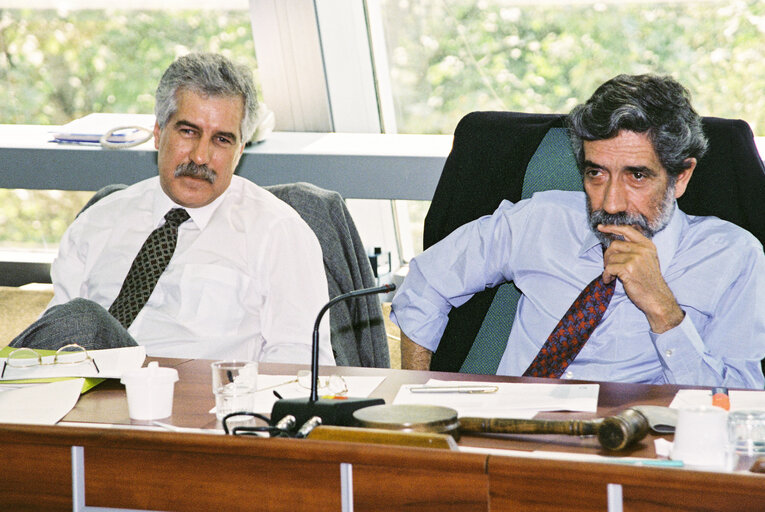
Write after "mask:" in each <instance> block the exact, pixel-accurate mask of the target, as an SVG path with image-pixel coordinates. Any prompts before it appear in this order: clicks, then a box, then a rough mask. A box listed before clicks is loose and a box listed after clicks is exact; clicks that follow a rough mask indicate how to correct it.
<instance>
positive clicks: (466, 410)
mask: <svg viewBox="0 0 765 512" xmlns="http://www.w3.org/2000/svg"><path fill="white" fill-rule="evenodd" d="M487 384H490V385H492V386H497V391H495V392H493V393H459V392H455V393H441V392H434V393H413V392H411V391H410V388H412V387H413V386H401V389H400V390H399V392H398V394H397V395H396V399H395V400H394V401H393V403H394V404H426V405H440V406H444V407H451V408H452V409H455V410H456V411H457V415H458V416H462V417H465V416H475V417H479V418H519V419H528V418H533V417H534V415H536V414H537V413H538V412H541V411H578V412H596V411H597V408H598V392H599V391H600V386H599V385H598V384H527V383H509V382H466V381H442V380H435V379H431V380H429V381H428V383H427V386H456V387H459V386H463V387H464V386H479V387H480V386H483V387H485V386H486V385H487ZM418 387H420V386H418Z"/></svg>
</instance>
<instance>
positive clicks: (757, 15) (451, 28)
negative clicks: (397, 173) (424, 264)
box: [377, 0, 765, 256]
mask: <svg viewBox="0 0 765 512" xmlns="http://www.w3.org/2000/svg"><path fill="white" fill-rule="evenodd" d="M379 3H380V6H381V8H380V10H379V12H380V14H381V18H382V25H383V27H384V30H383V32H384V41H378V42H377V46H378V47H379V46H380V45H384V48H385V51H386V58H385V59H380V61H382V62H387V63H388V68H387V69H378V70H377V73H378V74H383V73H384V74H386V76H387V77H389V83H390V88H391V90H392V96H393V104H394V109H393V111H394V112H395V121H394V122H393V123H391V122H389V121H386V123H385V124H386V125H395V126H397V128H398V132H399V133H441V134H451V133H453V132H454V128H455V127H456V125H457V123H458V122H459V120H460V119H461V118H462V116H464V115H465V114H467V113H469V112H471V111H475V110H513V111H522V112H540V113H547V112H563V113H565V112H568V111H569V110H570V109H571V108H572V107H573V106H575V105H576V104H578V103H580V102H582V101H584V100H586V99H587V98H588V97H589V96H590V95H591V94H592V92H593V91H594V90H595V88H596V87H597V86H598V85H599V84H600V83H602V82H604V81H605V80H607V79H609V78H611V77H612V76H614V75H616V74H618V73H629V74H635V73H648V72H650V73H661V74H670V75H673V76H674V77H675V78H677V79H678V80H680V81H681V83H683V84H684V85H685V86H686V87H687V88H688V89H689V90H690V91H691V94H692V95H693V101H694V105H695V106H696V109H697V111H698V112H699V113H700V114H702V115H712V116H718V117H731V118H741V119H745V120H746V121H748V122H749V124H750V125H751V127H752V129H753V131H754V133H755V135H759V136H765V95H763V94H762V91H765V67H764V66H763V65H762V63H763V62H765V2H762V1H760V0H747V1H743V0H696V1H693V0H668V1H645V0H641V1H636V0H633V1H630V0H568V1H567V0H535V1H530V0H479V1H475V0H380V2H379ZM403 203H405V204H403V205H402V204H399V205H398V206H397V210H398V211H399V212H401V214H404V215H407V216H408V218H409V220H410V221H411V222H410V223H411V225H413V226H418V229H417V230H413V231H411V232H410V233H411V234H412V242H413V244H414V246H413V247H414V252H417V251H418V250H421V244H422V232H421V228H419V226H421V222H422V221H423V219H424V216H425V213H426V212H427V208H428V207H429V203H428V202H427V201H405V202H403ZM407 256H411V254H409V255H407Z"/></svg>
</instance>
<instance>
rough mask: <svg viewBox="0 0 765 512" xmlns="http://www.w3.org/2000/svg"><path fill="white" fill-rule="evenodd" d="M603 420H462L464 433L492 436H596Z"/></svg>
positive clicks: (461, 428)
mask: <svg viewBox="0 0 765 512" xmlns="http://www.w3.org/2000/svg"><path fill="white" fill-rule="evenodd" d="M602 422H603V420H602V419H595V420H569V421H566V420H523V419H511V418H473V417H465V418H460V430H461V431H462V432H485V433H491V434H564V435H571V436H595V435H598V429H599V428H600V424H601V423H602Z"/></svg>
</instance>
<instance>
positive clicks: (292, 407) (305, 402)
mask: <svg viewBox="0 0 765 512" xmlns="http://www.w3.org/2000/svg"><path fill="white" fill-rule="evenodd" d="M395 289H396V285H395V284H386V285H383V286H377V287H375V288H364V289H362V290H354V291H352V292H348V293H343V294H341V295H338V296H337V297H335V298H334V299H332V300H330V301H329V302H327V304H325V305H324V307H322V308H321V310H320V311H319V314H318V315H317V316H316V322H315V323H314V325H313V339H312V341H313V344H312V346H311V394H310V395H309V397H308V398H283V399H280V400H277V401H276V402H275V403H274V406H273V408H272V409H271V422H272V424H273V422H274V421H276V420H275V418H284V417H285V416H287V415H288V414H291V415H292V416H294V417H295V420H296V421H295V423H296V424H298V425H303V424H305V423H306V422H307V421H308V420H309V419H312V418H313V417H318V418H320V419H321V424H322V425H340V426H349V425H354V424H355V420H354V419H353V412H354V411H356V410H358V409H361V408H364V407H369V406H370V405H381V404H384V403H385V400H383V399H382V398H352V397H342V398H341V399H335V398H319V391H318V388H319V325H320V324H321V319H322V317H323V316H324V313H326V312H327V310H329V308H331V307H332V306H333V305H335V304H337V303H338V302H342V301H345V300H348V299H352V298H355V297H362V296H364V295H374V294H377V293H388V292H392V291H393V290H395Z"/></svg>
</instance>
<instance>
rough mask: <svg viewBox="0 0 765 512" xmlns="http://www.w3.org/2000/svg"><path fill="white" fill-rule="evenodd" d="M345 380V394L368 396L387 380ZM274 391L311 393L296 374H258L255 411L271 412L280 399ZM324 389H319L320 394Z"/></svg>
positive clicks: (288, 395) (296, 395)
mask: <svg viewBox="0 0 765 512" xmlns="http://www.w3.org/2000/svg"><path fill="white" fill-rule="evenodd" d="M343 380H345V383H346V384H347V385H348V392H347V393H346V394H345V396H352V397H362V398H366V397H368V396H369V395H370V394H371V393H372V391H374V390H375V388H377V386H379V385H380V383H381V382H382V381H383V380H385V377H346V376H343ZM274 391H276V392H277V393H279V395H281V397H282V398H302V397H306V398H307V397H308V396H309V395H310V394H311V391H310V390H309V389H306V388H304V387H302V386H300V384H298V383H297V378H296V377H295V376H294V375H258V392H257V393H255V411H254V412H259V413H264V414H267V413H270V412H271V409H272V408H273V406H274V402H276V401H277V400H278V398H277V396H276V395H275V394H274ZM321 395H322V390H321V389H319V396H321Z"/></svg>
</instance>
